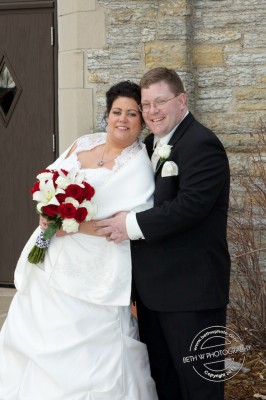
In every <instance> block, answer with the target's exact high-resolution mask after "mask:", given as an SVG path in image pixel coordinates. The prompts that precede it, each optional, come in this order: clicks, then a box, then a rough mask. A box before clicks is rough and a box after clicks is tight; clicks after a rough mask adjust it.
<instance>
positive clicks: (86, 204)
mask: <svg viewBox="0 0 266 400" xmlns="http://www.w3.org/2000/svg"><path fill="white" fill-rule="evenodd" d="M80 207H85V208H86V210H87V211H88V215H87V217H86V219H85V221H90V220H91V219H92V218H93V217H94V215H95V214H96V213H97V206H96V204H93V203H92V202H91V201H88V200H86V201H83V202H82V203H81V205H80Z"/></svg>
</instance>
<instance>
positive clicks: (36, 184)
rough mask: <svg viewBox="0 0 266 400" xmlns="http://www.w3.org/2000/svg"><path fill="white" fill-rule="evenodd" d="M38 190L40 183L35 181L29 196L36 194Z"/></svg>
mask: <svg viewBox="0 0 266 400" xmlns="http://www.w3.org/2000/svg"><path fill="white" fill-rule="evenodd" d="M39 190H40V182H39V181H37V182H36V183H35V185H34V186H32V188H31V189H30V192H31V194H33V193H35V192H38V191H39Z"/></svg>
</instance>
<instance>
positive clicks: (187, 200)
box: [131, 113, 230, 312]
mask: <svg viewBox="0 0 266 400" xmlns="http://www.w3.org/2000/svg"><path fill="white" fill-rule="evenodd" d="M145 143H146V146H147V150H148V153H149V155H150V156H151V154H152V146H153V134H151V135H149V136H148V137H147V138H146V140H145ZM169 144H170V145H172V146H173V147H172V149H171V154H170V156H169V157H168V159H167V161H173V162H175V163H176V165H177V167H178V175H177V176H169V177H162V176H161V172H162V166H163V165H161V166H160V167H159V169H158V171H157V172H156V174H155V182H156V183H155V194H154V202H155V203H154V207H153V208H152V209H150V210H147V211H143V212H140V213H137V221H138V224H139V226H140V228H141V230H142V232H143V234H144V237H145V240H136V241H131V251H132V268H133V280H134V285H135V287H136V289H137V292H138V295H139V296H140V298H141V300H142V302H143V303H144V304H145V305H146V307H148V308H150V309H152V310H157V311H176V312H177V311H191V310H194V311H195V310H203V309H212V308H218V307H224V306H225V305H226V304H227V303H228V297H229V274H230V257H229V253H228V246H227V240H226V229H227V211H228V201H229V180H230V178H229V164H228V159H227V156H226V153H225V150H224V147H223V145H222V144H221V142H220V141H219V139H218V138H217V137H216V136H215V134H214V133H213V132H211V131H210V130H209V129H207V128H206V127H204V126H203V125H201V124H200V123H199V122H198V121H196V120H195V118H194V117H193V115H192V114H191V113H189V114H188V115H187V116H186V118H185V119H184V120H183V121H182V122H181V124H180V125H179V126H178V127H177V129H176V131H175V133H174V134H173V136H172V138H171V140H170V142H169Z"/></svg>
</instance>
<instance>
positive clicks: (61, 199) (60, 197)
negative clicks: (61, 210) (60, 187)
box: [55, 193, 67, 204]
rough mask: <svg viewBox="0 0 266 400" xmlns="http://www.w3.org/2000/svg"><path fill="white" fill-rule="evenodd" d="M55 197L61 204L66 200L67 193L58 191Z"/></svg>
mask: <svg viewBox="0 0 266 400" xmlns="http://www.w3.org/2000/svg"><path fill="white" fill-rule="evenodd" d="M55 197H56V198H57V200H58V201H59V203H60V204H62V203H64V201H65V200H66V198H67V195H66V194H65V193H58V194H57V195H56V196H55Z"/></svg>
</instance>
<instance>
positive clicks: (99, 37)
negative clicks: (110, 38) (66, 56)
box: [59, 10, 105, 51]
mask: <svg viewBox="0 0 266 400" xmlns="http://www.w3.org/2000/svg"><path fill="white" fill-rule="evenodd" d="M104 46H105V14H104V12H103V11H102V10H97V11H94V12H80V13H73V14H67V15H64V16H61V17H60V18H59V51H67V50H79V49H91V48H101V47H104Z"/></svg>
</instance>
